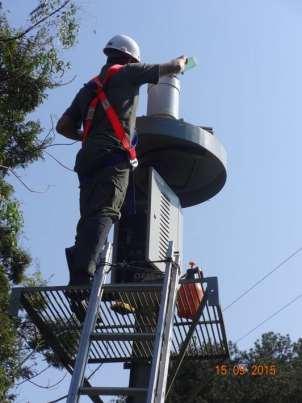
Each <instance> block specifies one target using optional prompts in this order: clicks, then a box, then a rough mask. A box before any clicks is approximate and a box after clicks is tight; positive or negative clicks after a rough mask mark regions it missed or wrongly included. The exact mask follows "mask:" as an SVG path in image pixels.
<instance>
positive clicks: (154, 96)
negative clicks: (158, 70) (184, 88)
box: [147, 74, 180, 119]
mask: <svg viewBox="0 0 302 403" xmlns="http://www.w3.org/2000/svg"><path fill="white" fill-rule="evenodd" d="M179 95H180V81H179V79H178V77H177V76H176V75H173V74H171V75H169V76H162V77H160V78H159V81H158V83H157V84H149V86H148V105H147V115H148V116H165V117H170V118H174V119H179Z"/></svg>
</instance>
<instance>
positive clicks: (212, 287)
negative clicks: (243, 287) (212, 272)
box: [202, 277, 220, 306]
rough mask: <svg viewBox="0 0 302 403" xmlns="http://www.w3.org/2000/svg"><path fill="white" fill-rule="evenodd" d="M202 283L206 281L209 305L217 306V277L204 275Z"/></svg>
mask: <svg viewBox="0 0 302 403" xmlns="http://www.w3.org/2000/svg"><path fill="white" fill-rule="evenodd" d="M202 282H203V283H207V294H208V302H209V305H210V306H218V305H220V304H219V294H218V279H217V277H205V278H203V280H202Z"/></svg>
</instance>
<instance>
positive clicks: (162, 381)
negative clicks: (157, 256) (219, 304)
mask: <svg viewBox="0 0 302 403" xmlns="http://www.w3.org/2000/svg"><path fill="white" fill-rule="evenodd" d="M178 263H179V255H177V256H176V259H175V263H172V273H171V282H170V292H169V299H168V307H167V313H166V321H165V329H164V338H163V346H162V352H161V358H160V365H159V373H158V384H157V388H156V395H155V399H154V402H155V403H163V402H164V401H165V395H166V385H167V377H168V370H169V362H170V351H171V342H172V330H173V320H174V310H175V304H176V296H177V287H178V281H179V276H180V267H179V265H178Z"/></svg>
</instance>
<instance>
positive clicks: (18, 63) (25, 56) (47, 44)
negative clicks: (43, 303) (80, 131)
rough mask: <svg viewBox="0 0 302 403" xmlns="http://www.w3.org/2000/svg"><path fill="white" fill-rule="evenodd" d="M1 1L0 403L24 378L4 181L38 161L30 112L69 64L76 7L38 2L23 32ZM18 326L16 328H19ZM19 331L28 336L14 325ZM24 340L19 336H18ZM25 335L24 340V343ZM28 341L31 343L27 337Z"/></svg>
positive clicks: (14, 242) (18, 265) (18, 214)
mask: <svg viewBox="0 0 302 403" xmlns="http://www.w3.org/2000/svg"><path fill="white" fill-rule="evenodd" d="M7 3H8V6H9V2H7ZM5 6H6V5H5V4H4V2H2V3H1V2H0V323H1V327H0V401H1V402H6V401H11V399H10V398H9V397H8V396H7V390H8V389H9V387H11V386H12V385H13V383H14V381H15V379H16V378H18V377H20V376H22V375H24V368H22V366H21V365H20V363H22V361H24V351H23V347H24V342H22V337H21V338H20V337H19V336H18V335H17V333H16V325H15V323H13V321H12V319H10V317H9V316H8V301H9V295H10V289H11V286H12V285H13V284H18V283H20V282H22V280H23V279H24V277H25V270H26V268H27V267H28V266H29V265H30V262H31V259H30V257H29V255H28V253H27V252H26V251H25V250H24V249H23V248H22V245H21V243H20V242H21V241H20V238H21V235H22V226H23V218H22V211H21V209H20V205H19V203H18V201H17V200H15V198H14V196H13V192H14V189H13V187H12V186H11V185H10V184H9V183H8V182H7V179H8V177H9V174H10V173H14V170H15V169H16V168H25V167H26V166H27V165H28V164H30V163H32V162H33V161H36V160H37V159H39V158H42V157H43V149H44V148H45V146H47V144H48V143H49V141H50V139H49V135H46V136H44V138H43V137H42V138H41V136H42V134H43V128H42V126H41V123H40V122H39V121H38V120H33V119H31V116H30V113H31V112H33V111H34V110H35V109H37V108H38V106H39V105H40V104H41V103H42V102H43V101H44V100H45V99H46V98H47V94H48V91H49V90H51V89H53V88H54V87H56V86H58V85H60V84H61V80H62V78H63V76H64V73H65V72H66V71H67V70H68V68H69V63H68V62H65V61H64V60H62V55H61V53H62V51H63V50H64V49H66V48H69V47H71V46H73V45H74V43H75V40H76V36H77V30H78V25H77V21H76V13H77V9H76V6H75V4H74V2H73V1H71V0H39V1H37V7H36V8H35V9H34V10H32V11H31V12H29V16H28V21H26V22H25V24H24V25H27V28H26V29H17V28H15V27H12V26H10V24H9V21H8V18H7V13H8V11H9V10H6V9H5ZM19 325H20V324H19ZM19 331H21V333H22V332H23V333H24V332H25V333H26V332H27V335H29V336H30V337H32V336H34V334H33V333H32V332H33V330H32V329H29V328H28V327H26V326H22V324H21V325H20V330H19ZM23 336H24V334H23ZM30 337H26V336H25V338H26V339H27V340H29V339H30ZM31 340H33V339H31Z"/></svg>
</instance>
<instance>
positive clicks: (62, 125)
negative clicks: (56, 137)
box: [56, 115, 83, 141]
mask: <svg viewBox="0 0 302 403" xmlns="http://www.w3.org/2000/svg"><path fill="white" fill-rule="evenodd" d="M56 130H57V132H58V133H60V134H62V135H63V136H64V137H67V138H68V139H71V140H76V141H81V140H82V138H83V132H82V131H81V130H77V129H76V128H75V125H74V122H73V121H72V119H70V117H69V116H68V115H63V116H62V117H61V118H60V119H59V121H58V123H57V126H56Z"/></svg>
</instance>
